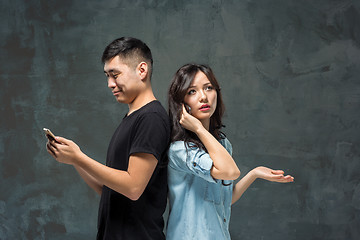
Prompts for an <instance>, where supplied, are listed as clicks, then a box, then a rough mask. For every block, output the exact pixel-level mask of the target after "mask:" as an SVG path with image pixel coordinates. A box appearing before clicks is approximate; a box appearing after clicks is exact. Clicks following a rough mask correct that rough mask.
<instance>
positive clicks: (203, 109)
mask: <svg viewBox="0 0 360 240" xmlns="http://www.w3.org/2000/svg"><path fill="white" fill-rule="evenodd" d="M199 110H200V111H208V110H210V105H208V104H204V105H202V106H201V107H200V109H199Z"/></svg>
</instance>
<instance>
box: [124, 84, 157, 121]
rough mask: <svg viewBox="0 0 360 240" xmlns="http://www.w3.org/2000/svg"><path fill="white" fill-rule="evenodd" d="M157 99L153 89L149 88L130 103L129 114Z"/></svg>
mask: <svg viewBox="0 0 360 240" xmlns="http://www.w3.org/2000/svg"><path fill="white" fill-rule="evenodd" d="M154 100H156V98H155V96H154V93H153V91H152V89H148V90H146V91H145V92H143V93H141V94H139V95H138V96H137V97H136V98H135V100H134V101H133V102H132V103H129V104H128V105H129V112H128V114H127V115H128V116H129V115H130V114H131V113H133V112H135V111H136V110H138V109H140V108H142V107H143V106H145V105H146V104H148V103H149V102H152V101H154Z"/></svg>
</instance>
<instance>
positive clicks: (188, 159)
mask: <svg viewBox="0 0 360 240" xmlns="http://www.w3.org/2000/svg"><path fill="white" fill-rule="evenodd" d="M220 143H221V144H222V145H223V146H224V147H225V149H226V150H227V151H228V152H229V153H230V154H232V146H231V144H230V142H229V140H228V139H226V138H225V139H221V140H220ZM168 156H169V165H168V186H169V203H170V213H169V218H168V225H167V231H166V239H168V240H173V239H181V240H183V239H185V240H191V239H196V240H202V239H204V240H212V239H214V240H222V239H230V233H229V220H230V212H231V198H232V190H233V181H225V180H224V181H222V180H217V179H214V178H213V177H212V176H211V175H210V170H211V168H212V166H213V161H212V159H211V158H210V155H209V154H208V153H206V152H205V151H204V150H201V149H199V148H197V147H194V146H192V147H189V146H188V147H187V148H186V147H185V143H184V142H183V141H177V142H173V143H172V144H171V145H170V148H169V151H168ZM223 183H224V184H223ZM225 185H226V186H225Z"/></svg>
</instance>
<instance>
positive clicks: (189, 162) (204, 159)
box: [168, 141, 217, 182]
mask: <svg viewBox="0 0 360 240" xmlns="http://www.w3.org/2000/svg"><path fill="white" fill-rule="evenodd" d="M168 157H169V167H172V168H174V169H175V170H179V171H183V172H187V173H190V174H194V175H196V176H198V177H201V178H203V179H204V180H206V181H208V182H217V180H216V179H214V178H213V177H212V176H211V174H210V170H211V168H212V166H213V161H212V159H211V158H210V155H209V154H208V153H207V152H205V151H204V150H202V149H200V148H198V147H193V146H187V147H186V146H185V143H184V142H183V141H177V142H174V143H172V144H171V145H170V148H169V152H168Z"/></svg>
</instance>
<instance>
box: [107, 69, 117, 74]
mask: <svg viewBox="0 0 360 240" xmlns="http://www.w3.org/2000/svg"><path fill="white" fill-rule="evenodd" d="M114 72H119V73H120V71H118V70H116V69H110V70H109V71H105V70H104V73H105V74H108V73H114Z"/></svg>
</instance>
